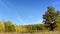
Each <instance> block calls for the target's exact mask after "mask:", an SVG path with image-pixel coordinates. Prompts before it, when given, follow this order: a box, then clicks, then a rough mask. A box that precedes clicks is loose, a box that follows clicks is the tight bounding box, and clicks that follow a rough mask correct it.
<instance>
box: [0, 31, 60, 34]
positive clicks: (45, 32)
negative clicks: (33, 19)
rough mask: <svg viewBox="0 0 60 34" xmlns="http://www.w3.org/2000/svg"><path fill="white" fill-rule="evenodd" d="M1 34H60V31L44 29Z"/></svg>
mask: <svg viewBox="0 0 60 34" xmlns="http://www.w3.org/2000/svg"><path fill="white" fill-rule="evenodd" d="M0 34H60V31H43V32H35V33H16V32H14V33H11V32H9V33H3V32H1V33H0Z"/></svg>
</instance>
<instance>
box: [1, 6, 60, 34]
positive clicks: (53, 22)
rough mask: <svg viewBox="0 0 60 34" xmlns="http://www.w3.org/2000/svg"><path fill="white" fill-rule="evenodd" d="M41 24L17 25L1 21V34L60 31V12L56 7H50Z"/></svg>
mask: <svg viewBox="0 0 60 34" xmlns="http://www.w3.org/2000/svg"><path fill="white" fill-rule="evenodd" d="M42 18H43V22H42V23H41V24H33V25H32V24H31V25H21V26H20V25H16V24H14V23H13V22H12V21H10V20H8V21H7V22H6V21H5V20H0V32H21V33H26V32H30V33H32V32H41V31H59V30H60V11H59V10H55V8H54V7H52V6H48V7H47V11H46V12H45V13H44V14H43V17H42Z"/></svg>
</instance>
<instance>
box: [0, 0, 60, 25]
mask: <svg viewBox="0 0 60 34" xmlns="http://www.w3.org/2000/svg"><path fill="white" fill-rule="evenodd" d="M48 6H53V7H54V8H55V9H56V10H60V0H0V20H2V19H4V20H5V21H8V20H11V21H12V22H13V23H14V24H17V25H29V24H40V23H42V21H43V14H44V13H45V12H46V11H47V7H48Z"/></svg>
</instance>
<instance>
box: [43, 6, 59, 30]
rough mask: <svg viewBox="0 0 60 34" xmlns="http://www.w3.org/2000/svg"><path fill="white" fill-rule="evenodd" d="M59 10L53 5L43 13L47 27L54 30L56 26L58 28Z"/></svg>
mask: <svg viewBox="0 0 60 34" xmlns="http://www.w3.org/2000/svg"><path fill="white" fill-rule="evenodd" d="M58 12H59V11H55V9H54V8H53V7H51V6H49V7H48V11H47V12H46V13H45V14H44V15H43V19H44V20H43V22H44V24H45V25H46V28H48V29H50V30H54V28H56V24H57V23H56V21H57V17H58V16H59V13H58Z"/></svg>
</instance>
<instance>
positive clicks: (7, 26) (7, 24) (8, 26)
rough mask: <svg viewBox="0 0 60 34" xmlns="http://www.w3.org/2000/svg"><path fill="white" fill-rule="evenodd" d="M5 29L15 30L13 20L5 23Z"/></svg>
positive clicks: (8, 30)
mask: <svg viewBox="0 0 60 34" xmlns="http://www.w3.org/2000/svg"><path fill="white" fill-rule="evenodd" d="M5 29H6V31H7V32H15V25H14V24H13V23H12V22H11V21H8V22H6V23H5Z"/></svg>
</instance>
